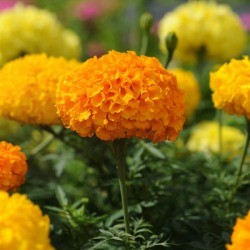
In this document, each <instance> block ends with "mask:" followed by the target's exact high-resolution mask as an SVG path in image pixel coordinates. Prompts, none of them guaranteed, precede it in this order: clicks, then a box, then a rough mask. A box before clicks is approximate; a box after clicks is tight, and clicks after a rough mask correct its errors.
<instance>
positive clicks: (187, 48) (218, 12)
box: [158, 1, 246, 62]
mask: <svg viewBox="0 0 250 250" xmlns="http://www.w3.org/2000/svg"><path fill="white" fill-rule="evenodd" d="M201 24H202V26H201ZM168 32H175V33H176V34H177V37H178V44H177V49H176V51H175V53H174V56H175V57H176V59H178V60H180V61H183V62H193V61H195V60H196V59H197V56H198V52H199V51H201V49H205V56H206V57H207V58H212V59H218V60H225V59H229V58H231V57H234V56H237V55H239V54H240V53H241V52H242V50H243V48H244V45H245V42H246V31H245V30H244V27H243V24H242V23H241V21H240V18H239V17H238V16H237V14H235V13H234V12H233V11H232V10H231V8H230V6H229V5H225V4H217V3H216V2H215V1H189V2H187V3H184V4H182V5H180V6H179V7H177V8H176V9H175V10H173V11H172V12H170V13H167V14H166V15H165V16H164V17H163V18H162V20H161V21H160V23H159V29H158V34H159V38H160V48H161V50H162V51H163V52H166V45H165V38H166V35H167V34H168Z"/></svg>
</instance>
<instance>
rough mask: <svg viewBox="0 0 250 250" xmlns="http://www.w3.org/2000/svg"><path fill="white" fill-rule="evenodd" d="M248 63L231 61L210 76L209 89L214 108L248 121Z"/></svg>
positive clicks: (249, 101) (247, 60)
mask: <svg viewBox="0 0 250 250" xmlns="http://www.w3.org/2000/svg"><path fill="white" fill-rule="evenodd" d="M249 71H250V61H249V58H248V57H247V56H246V57H244V58H243V59H241V60H236V59H232V60H231V61H230V63H225V64H223V65H222V66H221V67H220V68H219V69H218V70H217V71H216V72H213V73H211V74H210V88H211V89H212V91H213V92H214V93H213V96H212V97H213V102H214V105H215V107H216V108H218V109H223V110H224V111H225V112H227V113H229V114H234V115H239V116H241V115H245V116H246V117H247V118H248V119H250V98H249V96H250V74H249Z"/></svg>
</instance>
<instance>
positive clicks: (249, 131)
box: [228, 119, 250, 210]
mask: <svg viewBox="0 0 250 250" xmlns="http://www.w3.org/2000/svg"><path fill="white" fill-rule="evenodd" d="M246 127H247V138H246V142H245V146H244V150H243V154H242V158H241V161H240V165H239V168H238V171H237V174H236V179H235V184H234V187H233V190H232V192H231V195H230V197H229V202H228V207H229V210H231V206H232V202H233V199H234V196H235V194H236V192H237V190H238V188H239V183H240V179H241V174H242V171H243V166H244V162H245V159H246V155H247V149H248V146H249V141H250V121H249V120H248V119H246Z"/></svg>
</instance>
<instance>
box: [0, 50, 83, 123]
mask: <svg viewBox="0 0 250 250" xmlns="http://www.w3.org/2000/svg"><path fill="white" fill-rule="evenodd" d="M77 65H80V63H78V62H76V61H67V60H66V59H64V58H54V57H47V56H46V55H45V54H41V55H27V56H25V57H22V58H19V59H16V60H13V61H11V62H9V63H7V64H5V65H4V67H3V68H2V69H1V70H0V116H3V117H6V118H10V119H13V120H16V121H19V122H23V123H28V124H39V125H55V124H61V121H60V118H59V117H58V116H57V114H56V108H55V98H56V85H57V82H58V79H59V78H60V76H61V75H62V74H64V73H65V72H66V71H67V70H70V69H72V68H75V67H77Z"/></svg>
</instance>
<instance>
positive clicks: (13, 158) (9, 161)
mask: <svg viewBox="0 0 250 250" xmlns="http://www.w3.org/2000/svg"><path fill="white" fill-rule="evenodd" d="M27 169H28V167H27V162H26V157H25V155H24V154H23V153H22V152H21V149H20V147H19V146H13V145H12V144H10V143H8V142H5V141H2V142H0V190H5V191H9V190H16V189H17V188H18V187H19V186H20V185H21V184H23V183H24V181H25V174H26V172H27Z"/></svg>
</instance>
